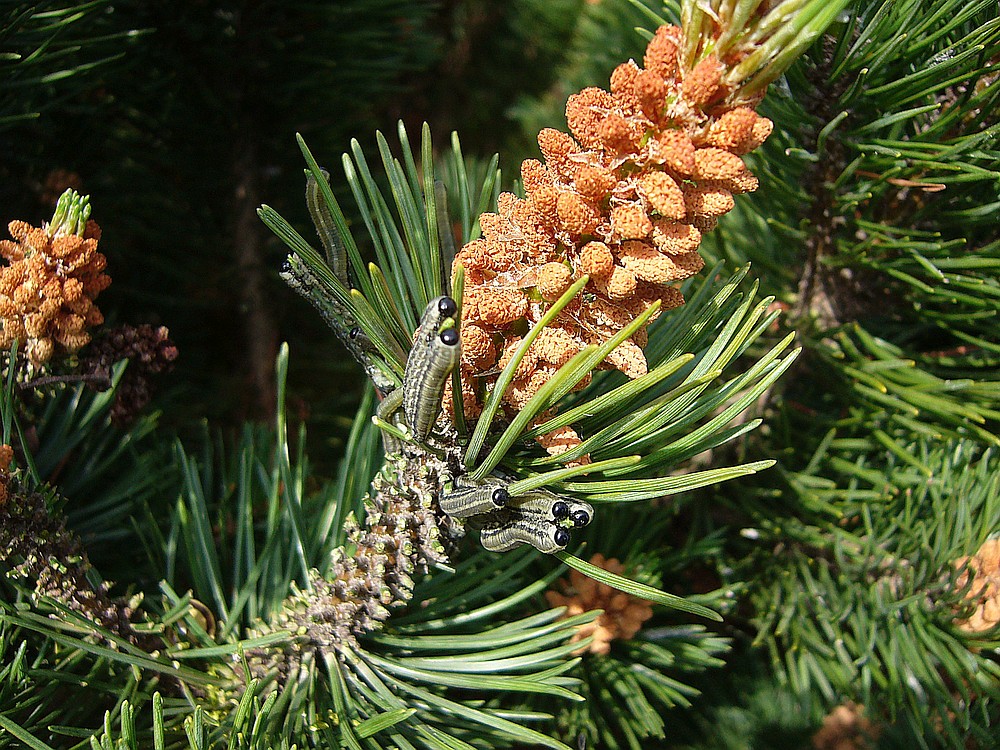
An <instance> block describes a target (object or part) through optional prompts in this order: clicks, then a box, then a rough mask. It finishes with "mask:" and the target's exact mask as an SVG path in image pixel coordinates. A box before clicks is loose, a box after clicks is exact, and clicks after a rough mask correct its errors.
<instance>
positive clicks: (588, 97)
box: [446, 26, 771, 450]
mask: <svg viewBox="0 0 1000 750" xmlns="http://www.w3.org/2000/svg"><path fill="white" fill-rule="evenodd" d="M680 43H681V31H680V29H679V28H677V27H675V26H663V27H661V28H660V29H658V30H657V32H656V34H655V36H654V37H653V39H652V41H651V42H650V43H649V46H648V47H647V49H646V54H645V57H644V59H643V67H640V66H639V65H637V64H636V63H635V62H634V61H629V62H627V63H624V64H622V65H619V66H618V68H616V69H615V71H614V73H613V74H612V76H611V86H610V91H605V90H602V89H599V88H588V89H584V90H583V91H581V92H580V93H578V94H575V95H573V96H571V97H570V99H569V101H568V103H567V105H566V120H567V122H568V125H569V130H570V133H571V134H568V133H563V132H560V131H558V130H553V129H546V130H543V131H541V132H540V133H539V135H538V144H539V146H540V148H541V152H542V155H543V157H544V162H541V161H536V160H533V159H529V160H527V161H525V162H524V163H523V164H522V165H521V179H522V181H523V184H524V190H525V194H526V196H527V197H526V198H523V199H522V198H518V197H516V196H514V195H513V194H510V193H504V194H502V195H501V196H500V199H499V202H498V212H497V213H495V214H494V213H488V214H483V215H482V216H481V217H480V227H481V229H482V237H481V238H480V239H477V240H475V241H473V242H470V243H469V244H467V245H466V246H465V247H464V248H462V250H461V251H460V252H459V253H458V255H457V256H456V259H455V263H456V267H457V265H458V264H461V265H462V266H463V267H464V268H465V274H466V276H465V293H464V297H463V306H462V349H463V355H462V376H463V387H464V388H465V389H466V390H465V392H464V393H463V403H464V409H465V413H466V417H467V418H469V419H475V418H476V417H477V416H478V414H479V412H480V410H481V407H482V403H483V400H484V397H485V392H486V390H487V389H488V388H490V387H491V386H492V384H493V383H494V382H495V379H496V372H497V371H498V370H499V368H502V367H503V366H504V365H505V364H506V362H507V361H509V358H510V356H511V354H512V353H513V351H514V349H515V348H516V347H517V345H518V343H519V342H520V338H521V336H523V334H524V332H525V331H526V330H527V329H528V327H530V326H531V325H533V324H534V323H536V322H537V321H538V320H539V318H540V317H541V316H542V314H543V313H544V312H545V310H546V309H547V308H548V306H549V305H550V304H551V303H552V302H554V301H555V300H557V299H559V297H560V296H561V295H562V294H563V293H564V292H565V291H566V290H567V289H568V288H569V287H570V285H571V284H572V283H573V282H574V280H576V279H579V278H580V277H582V276H583V275H584V274H587V275H588V276H589V281H588V282H587V285H586V287H585V288H584V290H583V292H582V293H581V294H580V295H578V296H577V297H576V298H575V299H574V300H573V301H572V302H571V303H570V304H569V305H568V306H567V307H566V308H565V309H564V310H563V311H562V312H561V313H560V314H559V315H558V316H557V318H556V319H555V321H554V322H553V323H552V324H551V325H550V326H549V328H548V329H547V330H546V331H545V333H543V335H542V336H540V337H539V338H538V340H537V341H536V342H535V344H534V345H533V346H532V347H531V350H530V351H529V353H528V356H527V357H526V358H525V360H524V361H523V362H522V363H521V365H520V367H519V368H518V370H517V376H516V379H515V380H514V382H513V384H512V385H511V387H510V389H509V390H508V392H507V393H506V394H504V401H505V403H506V405H507V406H508V408H509V409H510V410H517V409H520V408H522V407H523V405H524V404H525V403H526V402H527V400H528V399H530V398H531V397H532V396H533V395H534V394H535V393H536V392H537V391H538V389H539V388H540V387H541V386H542V385H543V384H544V383H545V382H546V381H547V380H548V379H549V378H550V377H551V375H552V374H553V373H554V372H555V370H556V369H557V368H558V367H559V366H560V365H561V364H563V363H564V362H566V361H567V360H568V359H569V358H570V357H572V356H573V355H574V354H575V353H577V352H578V351H580V349H581V348H582V347H584V346H585V345H588V344H600V343H603V342H604V341H607V340H608V339H609V338H611V337H612V336H614V335H615V334H616V333H618V332H619V331H620V330H621V329H622V328H623V327H625V326H626V325H628V324H629V323H630V322H631V321H633V320H634V319H635V318H636V317H637V316H639V315H640V314H642V313H643V312H644V311H645V310H647V309H648V308H649V307H650V306H651V305H652V304H653V303H654V302H660V303H661V307H660V309H661V310H667V309H670V308H673V307H677V306H679V305H681V304H682V303H683V301H684V300H683V297H682V296H681V293H680V291H679V290H678V289H677V287H676V286H674V284H676V283H677V282H679V281H682V280H684V279H686V278H688V277H690V276H692V275H693V274H695V273H697V272H698V271H699V270H700V269H701V268H702V266H703V265H704V262H703V261H702V259H701V256H699V254H698V252H697V250H698V246H699V244H700V242H701V235H702V232H705V231H707V230H710V229H712V228H713V227H714V226H715V225H716V222H717V221H718V218H719V217H720V216H721V215H723V214H724V213H726V212H727V211H729V210H730V209H732V208H733V206H734V200H733V196H734V195H736V194H739V193H745V192H749V191H752V190H755V189H756V188H757V178H756V177H754V175H753V174H751V173H750V172H749V171H748V169H747V167H746V165H745V164H744V163H743V160H742V158H741V156H742V155H743V154H745V153H747V152H748V151H750V150H752V149H754V148H756V147H757V146H759V145H760V144H761V143H762V142H763V141H764V139H765V138H767V136H768V135H769V134H770V132H771V122H770V120H767V119H766V118H763V117H760V116H759V115H757V114H756V113H755V112H754V111H753V109H751V108H749V107H746V106H738V107H737V106H735V105H733V104H727V95H728V94H729V93H730V92H728V91H727V90H726V89H725V87H724V85H723V84H722V83H721V81H722V79H723V74H724V73H725V71H726V65H724V64H723V63H720V61H719V60H717V59H716V58H715V57H714V56H712V55H708V56H707V57H705V58H704V59H702V60H700V61H699V62H697V64H695V65H694V66H693V67H692V68H690V69H688V68H685V67H684V66H683V65H682V64H681V63H680V59H681V56H680V55H679V54H678V48H679V47H680ZM645 343H646V331H645V329H644V328H643V329H640V330H639V331H637V332H636V334H635V335H633V336H632V337H631V338H630V339H628V340H626V341H625V342H624V343H622V344H621V345H620V346H619V347H618V348H616V349H615V350H614V351H612V352H611V354H609V355H608V357H607V358H606V359H605V361H604V362H603V363H602V365H601V366H602V367H603V368H606V369H611V368H614V369H618V370H621V371H622V372H624V373H625V374H626V375H628V376H629V377H631V378H636V377H639V376H641V375H643V374H644V373H645V372H646V368H647V363H646V358H645V355H644V354H643V351H642V347H643V346H645ZM446 404H447V405H448V406H449V407H450V408H452V409H453V408H454V407H453V406H451V398H450V397H449V398H448V399H447V401H446ZM564 444H565V441H563V440H561V441H559V446H560V447H562V446H563V445H564ZM562 449H563V450H565V448H562Z"/></svg>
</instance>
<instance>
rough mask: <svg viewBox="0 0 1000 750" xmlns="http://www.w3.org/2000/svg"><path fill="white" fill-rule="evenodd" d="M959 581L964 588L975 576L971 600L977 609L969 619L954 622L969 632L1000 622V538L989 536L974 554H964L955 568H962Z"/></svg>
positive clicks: (984, 628) (977, 631)
mask: <svg viewBox="0 0 1000 750" xmlns="http://www.w3.org/2000/svg"><path fill="white" fill-rule="evenodd" d="M966 565H967V566H968V570H967V571H963V572H962V574H961V575H960V576H959V578H958V581H957V586H958V588H965V586H966V585H967V584H968V582H969V576H970V575H971V576H972V585H971V586H970V587H969V593H968V601H969V603H970V604H971V605H973V607H974V609H973V610H972V614H970V615H969V617H968V618H966V619H962V620H959V621H957V622H956V623H955V624H956V625H958V627H959V628H961V629H962V630H964V631H965V632H967V633H983V632H985V631H987V630H991V629H992V628H994V627H996V626H997V625H998V624H1000V539H988V540H986V541H985V542H984V543H983V546H982V547H980V548H979V550H978V551H977V552H976V554H975V555H973V556H972V557H962V558H960V559H959V560H957V561H956V563H955V567H957V568H960V569H961V568H963V567H965V566H966Z"/></svg>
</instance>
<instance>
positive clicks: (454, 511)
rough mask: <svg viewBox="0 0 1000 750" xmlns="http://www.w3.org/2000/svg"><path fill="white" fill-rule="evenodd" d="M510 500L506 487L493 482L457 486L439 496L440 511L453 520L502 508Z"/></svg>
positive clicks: (500, 483) (503, 484) (496, 481)
mask: <svg viewBox="0 0 1000 750" xmlns="http://www.w3.org/2000/svg"><path fill="white" fill-rule="evenodd" d="M509 500H510V493H509V492H508V491H507V485H506V483H505V482H503V481H502V480H499V479H497V480H494V481H490V482H486V483H483V484H480V485H469V486H459V487H456V488H455V489H453V490H452V491H451V492H447V493H445V494H444V495H442V496H441V501H440V506H441V510H443V511H444V512H445V513H447V514H448V515H449V516H452V517H454V518H468V517H469V516H478V515H482V514H484V513H491V512H493V511H495V510H497V509H499V508H503V507H504V506H506V505H507V502H508V501H509Z"/></svg>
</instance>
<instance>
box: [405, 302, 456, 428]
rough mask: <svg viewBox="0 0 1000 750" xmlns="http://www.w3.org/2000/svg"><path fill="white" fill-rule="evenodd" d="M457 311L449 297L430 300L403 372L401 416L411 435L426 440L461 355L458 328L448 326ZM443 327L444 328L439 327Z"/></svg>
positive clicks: (435, 420)
mask: <svg viewBox="0 0 1000 750" xmlns="http://www.w3.org/2000/svg"><path fill="white" fill-rule="evenodd" d="M457 312H458V306H457V305H456V304H455V300H453V299H452V298H451V297H437V298H436V299H433V300H431V301H430V303H429V304H428V305H427V307H426V308H425V309H424V314H423V315H422V316H421V318H420V326H419V327H418V328H417V332H416V335H415V336H414V341H413V348H412V349H411V350H410V356H409V357H408V358H407V360H406V369H405V370H404V371H403V417H404V418H405V419H406V424H407V426H408V427H409V428H410V431H411V432H412V433H413V436H414V437H415V438H416V439H417V440H420V441H423V440H426V438H427V436H428V435H430V433H431V430H432V429H433V428H434V424H435V422H437V417H438V413H439V412H440V411H441V397H442V396H443V395H444V389H445V385H446V384H447V382H448V376H449V375H450V374H451V371H452V370H453V369H454V368H455V366H456V365H457V364H458V361H459V359H460V357H461V356H462V348H461V338H460V337H459V335H458V330H457V329H455V328H454V327H453V326H447V324H448V323H449V321H451V320H453V318H454V315H455V314H456V313H457ZM443 326H446V327H444V329H443V330H441V328H442V327H443Z"/></svg>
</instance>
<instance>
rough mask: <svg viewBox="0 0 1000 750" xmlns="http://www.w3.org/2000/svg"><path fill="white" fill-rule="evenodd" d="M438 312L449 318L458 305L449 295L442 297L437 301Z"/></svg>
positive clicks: (456, 310)
mask: <svg viewBox="0 0 1000 750" xmlns="http://www.w3.org/2000/svg"><path fill="white" fill-rule="evenodd" d="M438 312H439V313H441V314H442V315H443V316H444V317H446V318H450V317H452V316H454V315H455V313H457V312H458V305H456V304H455V300H453V299H452V298H451V297H442V298H441V301H440V302H438Z"/></svg>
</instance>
